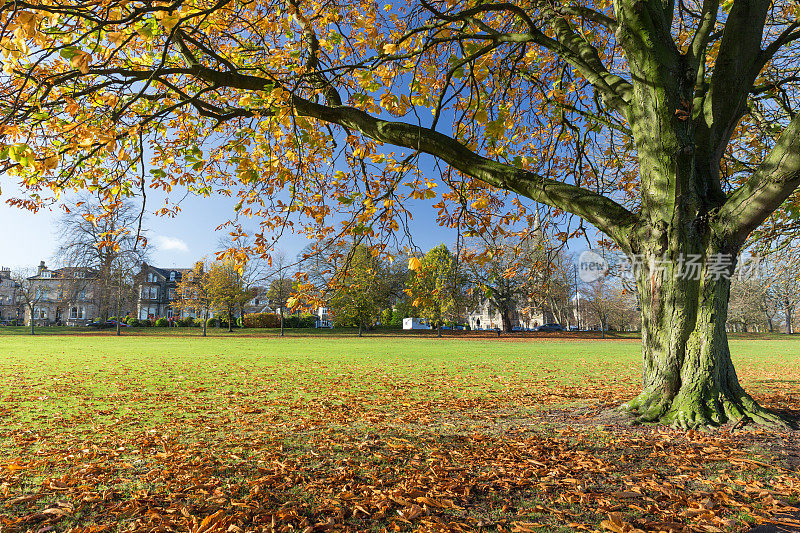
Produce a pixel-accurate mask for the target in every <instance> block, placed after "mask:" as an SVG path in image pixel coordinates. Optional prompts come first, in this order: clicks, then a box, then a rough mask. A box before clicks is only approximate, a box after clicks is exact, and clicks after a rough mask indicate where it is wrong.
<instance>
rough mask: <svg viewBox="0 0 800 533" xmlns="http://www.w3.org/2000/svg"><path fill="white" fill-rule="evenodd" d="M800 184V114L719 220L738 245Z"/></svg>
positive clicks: (733, 196)
mask: <svg viewBox="0 0 800 533" xmlns="http://www.w3.org/2000/svg"><path fill="white" fill-rule="evenodd" d="M799 185H800V115H798V116H795V118H794V119H793V120H792V121H791V122H790V123H789V126H788V127H787V128H786V130H785V131H784V132H783V134H782V135H781V136H780V138H779V139H778V142H777V143H776V144H775V147H774V148H773V149H772V151H771V152H770V153H769V155H767V157H766V158H765V159H764V161H763V162H762V163H761V164H760V165H759V166H758V168H757V169H756V171H755V172H754V173H753V175H752V176H751V177H750V179H749V180H748V181H747V183H745V184H744V185H742V186H741V187H740V188H739V189H737V190H736V191H735V192H734V193H733V194H732V195H731V196H730V198H728V200H727V201H726V202H725V204H724V205H723V206H722V208H721V210H720V213H719V218H720V221H721V223H722V225H723V228H724V229H726V230H727V231H728V233H729V234H730V236H731V237H732V238H733V239H735V242H737V243H739V244H741V243H744V241H745V239H747V236H748V235H749V234H750V232H751V231H753V230H754V229H756V228H757V227H758V226H759V225H761V223H762V222H764V221H765V220H766V219H767V218H768V217H769V216H770V215H771V214H772V213H773V212H774V211H775V210H776V209H777V208H778V207H779V206H780V205H781V204H782V203H783V202H784V201H785V200H786V199H787V198H788V197H789V195H791V194H792V192H794V191H795V189H797V187H798V186H799Z"/></svg>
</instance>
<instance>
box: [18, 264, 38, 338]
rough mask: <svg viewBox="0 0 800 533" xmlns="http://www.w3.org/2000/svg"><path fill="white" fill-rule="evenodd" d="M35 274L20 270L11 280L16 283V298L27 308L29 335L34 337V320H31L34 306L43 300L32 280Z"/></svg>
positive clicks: (33, 271)
mask: <svg viewBox="0 0 800 533" xmlns="http://www.w3.org/2000/svg"><path fill="white" fill-rule="evenodd" d="M35 274H36V271H35V270H32V269H22V270H18V271H17V272H15V274H14V276H13V278H14V281H15V282H16V283H17V287H18V289H17V296H18V298H19V300H20V301H22V303H23V304H24V305H25V307H27V308H28V313H29V315H30V317H31V318H30V321H31V322H30V326H31V335H35V334H36V332H35V331H34V324H35V320H34V318H33V311H34V310H35V309H36V304H38V303H39V302H40V301H41V300H42V298H43V294H44V293H43V292H42V291H41V290H40V289H39V285H38V284H37V283H36V282H35V281H34V280H32V279H30V278H31V277H33V276H34V275H35Z"/></svg>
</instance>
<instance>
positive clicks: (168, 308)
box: [136, 263, 192, 320]
mask: <svg viewBox="0 0 800 533" xmlns="http://www.w3.org/2000/svg"><path fill="white" fill-rule="evenodd" d="M191 272H192V269H191V268H161V267H155V266H153V265H148V264H147V263H142V270H141V271H140V272H139V274H138V275H137V276H136V280H137V287H138V293H139V302H138V305H137V312H136V316H137V317H138V318H139V319H140V320H144V319H151V320H152V319H155V318H160V317H166V318H170V317H172V316H175V317H177V316H178V313H177V311H176V310H175V309H174V307H173V305H174V303H175V300H176V299H177V294H176V292H175V290H176V288H177V286H178V283H180V281H181V280H182V279H183V276H184V275H186V276H191V275H192V273H191Z"/></svg>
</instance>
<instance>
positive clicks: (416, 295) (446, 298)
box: [407, 244, 468, 326]
mask: <svg viewBox="0 0 800 533" xmlns="http://www.w3.org/2000/svg"><path fill="white" fill-rule="evenodd" d="M467 288H468V279H467V276H466V274H465V273H464V271H463V269H462V268H461V265H460V264H459V262H458V259H457V258H456V257H455V256H454V255H453V254H452V253H451V252H450V250H449V249H448V248H447V246H446V245H444V244H440V245H439V246H437V247H435V248H432V249H431V250H429V251H428V253H426V254H425V256H424V257H423V258H422V261H421V262H420V266H419V268H418V269H417V270H416V271H415V272H414V275H413V276H412V277H411V279H410V280H409V283H408V290H407V293H408V294H409V296H410V297H411V304H412V305H413V307H414V308H416V310H417V314H418V316H419V317H420V318H425V319H427V320H428V323H430V324H431V325H432V326H438V325H443V324H444V322H445V320H458V319H459V318H460V315H461V314H463V310H464V305H465V302H466V301H467Z"/></svg>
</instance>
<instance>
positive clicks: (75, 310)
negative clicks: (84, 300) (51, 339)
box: [69, 305, 86, 320]
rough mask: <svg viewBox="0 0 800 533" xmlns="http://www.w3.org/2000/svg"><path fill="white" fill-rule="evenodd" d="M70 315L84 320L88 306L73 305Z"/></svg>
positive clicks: (75, 318) (74, 318) (72, 317)
mask: <svg viewBox="0 0 800 533" xmlns="http://www.w3.org/2000/svg"><path fill="white" fill-rule="evenodd" d="M69 317H70V318H71V319H73V320H83V319H84V318H86V307H85V306H82V305H81V306H77V305H73V306H72V307H70V309H69Z"/></svg>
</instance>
